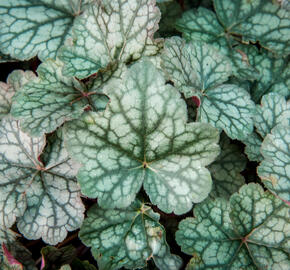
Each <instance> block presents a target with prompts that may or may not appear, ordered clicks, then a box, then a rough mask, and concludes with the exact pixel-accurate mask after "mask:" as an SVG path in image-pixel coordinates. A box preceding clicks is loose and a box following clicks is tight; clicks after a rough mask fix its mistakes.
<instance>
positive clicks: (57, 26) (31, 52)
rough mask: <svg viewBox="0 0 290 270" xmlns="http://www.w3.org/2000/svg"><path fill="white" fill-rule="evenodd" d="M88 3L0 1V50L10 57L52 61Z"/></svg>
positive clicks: (67, 1)
mask: <svg viewBox="0 0 290 270" xmlns="http://www.w3.org/2000/svg"><path fill="white" fill-rule="evenodd" d="M87 2H89V1H83V0H62V1H56V0H41V1H34V0H17V1H10V0H2V1H1V3H0V17H1V21H0V49H1V51H2V52H3V53H4V54H10V55H11V57H13V58H16V59H20V60H27V59H30V58H32V57H34V56H36V55H37V56H38V57H39V59H40V60H41V61H44V60H45V59H47V58H55V57H56V53H57V51H58V49H59V48H60V47H61V46H62V45H63V44H64V41H65V40H66V39H67V38H69V37H71V28H72V25H73V21H74V19H75V17H77V16H78V15H79V14H80V13H81V12H82V11H83V9H84V6H85V5H86V4H87Z"/></svg>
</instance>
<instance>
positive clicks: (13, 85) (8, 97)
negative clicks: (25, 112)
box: [0, 70, 35, 120]
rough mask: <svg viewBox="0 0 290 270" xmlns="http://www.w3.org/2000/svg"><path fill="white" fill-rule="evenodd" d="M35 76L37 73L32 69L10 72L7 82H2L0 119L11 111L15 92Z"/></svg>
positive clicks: (0, 89) (0, 87)
mask: <svg viewBox="0 0 290 270" xmlns="http://www.w3.org/2000/svg"><path fill="white" fill-rule="evenodd" d="M34 78H35V75H34V73H33V72H32V71H25V72H24V71H22V70H14V71H13V72H12V73H10V74H9V76H8V78H7V83H4V82H0V120H1V119H2V118H3V117H4V116H5V115H7V114H8V113H9V112H10V107H11V102H12V97H13V96H14V94H15V92H16V91H18V90H19V89H20V88H21V87H22V86H23V85H24V84H25V83H27V82H29V81H30V80H32V79H34Z"/></svg>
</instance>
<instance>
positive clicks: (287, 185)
mask: <svg viewBox="0 0 290 270" xmlns="http://www.w3.org/2000/svg"><path fill="white" fill-rule="evenodd" d="M289 142H290V127H289V125H288V126H283V125H277V126H276V127H274V128H273V129H272V131H271V133H270V134H268V135H267V136H266V138H265V139H264V141H263V143H262V148H261V152H262V155H263V157H264V160H263V161H262V163H261V164H260V166H259V167H258V175H259V176H260V178H261V179H262V181H263V183H264V184H265V186H266V187H267V188H268V189H269V190H271V191H272V192H274V193H275V194H277V195H278V196H279V197H281V198H282V199H284V200H286V201H290V180H289V179H290V151H289Z"/></svg>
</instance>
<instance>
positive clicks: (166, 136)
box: [65, 61, 219, 214]
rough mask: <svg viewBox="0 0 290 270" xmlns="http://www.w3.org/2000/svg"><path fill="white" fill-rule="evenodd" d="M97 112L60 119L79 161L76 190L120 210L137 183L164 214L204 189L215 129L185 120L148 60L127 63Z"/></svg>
mask: <svg viewBox="0 0 290 270" xmlns="http://www.w3.org/2000/svg"><path fill="white" fill-rule="evenodd" d="M106 94H108V96H110V97H111V101H110V103H109V105H108V107H107V109H106V110H105V111H104V112H100V113H97V114H96V113H90V114H87V115H86V116H84V118H83V120H82V121H72V122H69V123H67V124H66V126H65V130H66V135H65V137H66V145H67V149H68V150H69V152H70V154H71V155H72V157H74V158H75V159H77V160H79V162H81V163H82V164H83V165H84V166H83V167H82V168H81V169H80V171H79V173H78V181H79V183H80V185H81V190H82V192H83V194H85V195H86V196H88V197H90V198H96V197H97V198H98V203H99V204H100V206H101V207H103V208H114V207H127V206H129V205H130V203H131V202H132V201H133V200H134V198H135V196H136V193H137V192H138V191H139V189H140V188H141V186H142V184H143V183H144V188H145V191H146V192H147V194H148V195H149V197H150V199H151V201H152V203H153V204H157V205H158V207H159V208H160V209H161V210H162V211H164V212H167V213H170V212H172V211H174V212H175V213H177V214H182V213H185V212H187V211H189V210H190V209H191V207H192V202H200V201H202V200H204V199H205V198H206V197H207V195H208V193H209V191H210V189H211V177H210V173H209V171H208V170H207V169H206V168H205V166H206V165H208V164H210V163H211V162H212V161H213V160H214V159H215V157H216V156H217V155H218V153H219V148H218V145H217V144H216V143H217V141H218V132H217V130H216V129H214V128H213V127H211V126H210V125H208V124H203V123H189V124H186V120H187V119H186V114H187V113H186V105H185V102H184V101H183V100H182V99H181V97H180V95H179V93H178V91H177V90H176V89H175V88H173V87H172V86H171V85H166V84H165V79H164V78H163V76H162V75H161V73H160V72H159V71H158V70H157V69H156V68H155V67H154V65H153V64H152V63H151V62H149V61H141V62H139V63H136V64H135V65H133V66H132V67H131V68H130V69H129V71H128V73H127V76H125V78H123V79H122V80H118V81H116V83H115V85H111V89H110V90H108V91H107V92H106Z"/></svg>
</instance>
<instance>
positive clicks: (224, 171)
mask: <svg viewBox="0 0 290 270" xmlns="http://www.w3.org/2000/svg"><path fill="white" fill-rule="evenodd" d="M220 146H221V153H220V155H219V156H218V157H217V159H216V160H215V161H214V162H213V163H212V164H210V165H209V167H208V169H209V171H210V172H211V176H212V181H213V187H212V191H211V193H210V196H211V197H212V198H217V197H223V198H226V199H227V198H229V197H230V196H231V195H232V194H233V193H234V192H236V191H238V190H239V188H240V187H241V186H242V185H243V184H245V179H244V177H243V176H242V175H241V174H240V172H241V171H243V170H244V169H245V167H246V163H247V159H246V157H245V156H244V155H243V154H242V152H241V150H240V149H239V147H238V146H237V145H235V144H231V143H230V140H229V138H228V137H226V136H225V135H224V134H223V136H221V140H220Z"/></svg>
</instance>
